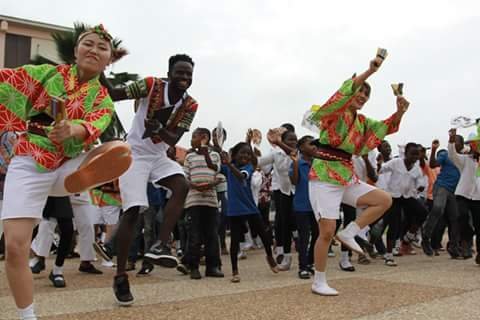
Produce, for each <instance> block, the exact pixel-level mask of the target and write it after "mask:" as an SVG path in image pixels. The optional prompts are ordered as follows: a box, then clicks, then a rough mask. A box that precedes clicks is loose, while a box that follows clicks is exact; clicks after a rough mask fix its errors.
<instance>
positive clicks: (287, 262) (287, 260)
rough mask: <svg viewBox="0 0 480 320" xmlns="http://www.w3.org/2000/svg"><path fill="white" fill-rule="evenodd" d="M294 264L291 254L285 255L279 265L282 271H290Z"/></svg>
mask: <svg viewBox="0 0 480 320" xmlns="http://www.w3.org/2000/svg"><path fill="white" fill-rule="evenodd" d="M291 266H292V256H291V255H285V256H284V257H283V260H282V263H280V264H279V265H278V270H280V271H288V270H290V268H291Z"/></svg>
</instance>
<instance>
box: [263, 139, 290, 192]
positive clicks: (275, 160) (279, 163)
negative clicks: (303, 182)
mask: <svg viewBox="0 0 480 320" xmlns="http://www.w3.org/2000/svg"><path fill="white" fill-rule="evenodd" d="M292 162H293V161H292V159H291V158H290V156H289V155H288V154H286V153H285V151H283V150H282V149H281V148H279V147H276V148H274V149H273V150H272V152H270V154H268V155H266V156H264V157H261V158H260V159H258V165H259V166H260V167H262V168H263V167H265V166H267V165H269V164H271V165H273V171H272V190H273V191H275V190H280V191H281V192H282V193H283V194H285V195H287V196H289V195H292V194H295V186H294V185H293V184H292V183H291V181H290V176H289V175H288V172H289V170H290V166H291V165H292Z"/></svg>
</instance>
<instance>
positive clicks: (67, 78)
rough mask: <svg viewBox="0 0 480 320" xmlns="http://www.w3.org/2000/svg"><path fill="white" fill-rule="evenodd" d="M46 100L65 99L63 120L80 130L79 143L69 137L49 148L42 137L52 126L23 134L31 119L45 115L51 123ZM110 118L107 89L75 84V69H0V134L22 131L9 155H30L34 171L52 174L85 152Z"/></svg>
mask: <svg viewBox="0 0 480 320" xmlns="http://www.w3.org/2000/svg"><path fill="white" fill-rule="evenodd" d="M52 96H55V97H60V98H62V99H64V100H65V110H66V116H67V119H68V120H71V121H72V122H73V123H75V124H81V125H82V126H84V128H85V129H86V131H87V137H86V139H85V140H84V141H81V140H79V139H77V138H74V137H72V138H69V139H67V140H65V141H64V142H63V143H61V144H55V143H53V142H52V141H51V140H50V139H49V138H48V137H46V134H48V133H49V132H50V131H51V130H52V128H53V127H52V126H47V127H45V128H44V133H45V134H44V135H39V134H34V133H32V132H25V131H26V130H27V122H28V121H29V120H30V119H31V118H32V117H35V116H38V115H41V114H46V115H48V116H50V117H51V118H52V119H53V118H54V115H52V110H51V106H50V101H51V97H52ZM112 113H113V102H112V100H111V98H110V96H109V95H108V92H107V89H106V88H104V87H102V86H101V84H100V82H99V80H98V77H96V78H93V79H91V80H90V81H88V82H85V83H82V84H80V83H79V81H78V70H77V66H76V65H58V66H52V65H48V64H44V65H39V66H34V65H26V66H23V67H20V68H17V69H4V70H0V131H4V130H8V131H18V132H22V131H23V132H24V133H23V134H21V135H20V137H19V140H18V143H17V145H16V147H15V154H16V155H29V156H32V158H33V159H34V160H35V161H36V163H37V168H38V169H39V170H40V171H46V170H55V169H56V168H58V167H59V166H60V165H62V163H64V162H65V161H66V160H68V159H71V158H74V157H76V156H78V155H79V154H80V153H81V152H82V151H83V150H84V149H86V148H88V147H89V146H90V145H91V144H92V143H93V142H95V141H96V140H97V138H98V137H99V136H100V134H101V133H102V132H103V131H104V130H105V129H106V128H107V126H108V124H109V123H110V120H111V118H112Z"/></svg>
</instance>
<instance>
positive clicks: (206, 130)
mask: <svg viewBox="0 0 480 320" xmlns="http://www.w3.org/2000/svg"><path fill="white" fill-rule="evenodd" d="M194 132H198V133H200V134H204V135H206V136H207V137H208V141H210V139H211V137H212V136H211V135H210V130H208V129H207V128H200V127H199V128H197V129H195V131H194Z"/></svg>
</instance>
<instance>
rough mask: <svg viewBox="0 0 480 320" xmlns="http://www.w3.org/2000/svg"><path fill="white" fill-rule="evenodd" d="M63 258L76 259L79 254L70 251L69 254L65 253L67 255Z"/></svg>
mask: <svg viewBox="0 0 480 320" xmlns="http://www.w3.org/2000/svg"><path fill="white" fill-rule="evenodd" d="M65 258H66V259H77V258H80V255H79V254H78V253H76V252H70V253H69V254H67V256H66V257H65Z"/></svg>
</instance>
